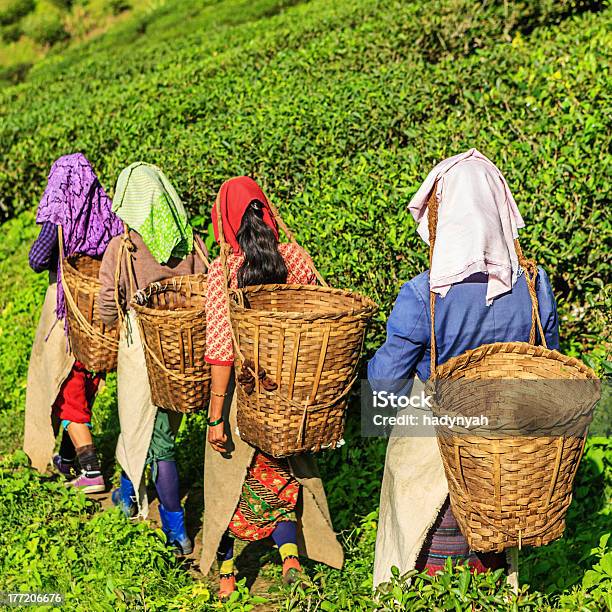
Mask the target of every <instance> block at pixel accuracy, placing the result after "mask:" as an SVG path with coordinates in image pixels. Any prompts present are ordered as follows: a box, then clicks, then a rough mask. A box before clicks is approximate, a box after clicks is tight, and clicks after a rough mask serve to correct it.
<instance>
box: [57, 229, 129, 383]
mask: <svg viewBox="0 0 612 612" xmlns="http://www.w3.org/2000/svg"><path fill="white" fill-rule="evenodd" d="M58 236H59V242H60V265H61V272H62V274H61V276H62V286H63V288H64V296H65V299H66V316H67V317H68V334H69V338H70V348H71V350H72V353H73V355H74V357H75V359H77V360H78V361H80V362H81V363H83V365H84V366H85V367H86V368H87V369H88V370H91V371H92V372H109V371H110V370H114V369H115V368H116V367H117V349H118V346H119V345H118V337H119V332H118V328H117V326H116V325H113V326H107V325H105V324H104V323H102V321H101V320H100V316H99V314H98V305H97V298H98V293H99V291H100V286H101V285H100V281H99V280H98V272H99V270H100V265H101V262H100V260H99V259H94V258H93V257H89V256H87V255H75V256H73V257H69V258H68V259H64V257H63V253H64V245H63V235H62V228H61V227H59V226H58Z"/></svg>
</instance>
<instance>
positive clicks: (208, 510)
mask: <svg viewBox="0 0 612 612" xmlns="http://www.w3.org/2000/svg"><path fill="white" fill-rule="evenodd" d="M231 391H232V389H228V396H227V398H226V401H225V406H224V409H223V410H224V421H225V424H226V425H225V434H226V435H227V437H228V442H227V448H228V449H231V453H230V455H228V454H224V455H221V454H220V453H218V452H217V451H215V450H213V449H212V448H211V446H210V444H208V442H207V443H206V450H205V459H204V517H203V521H202V523H203V526H202V537H203V546H202V556H201V559H200V569H201V571H202V573H204V574H207V573H208V572H209V571H210V569H211V567H212V565H213V562H214V560H215V557H216V553H217V548H218V546H219V542H220V541H221V537H222V536H223V534H224V533H225V530H226V529H227V528H228V526H229V522H230V520H231V518H232V516H233V514H234V511H235V510H236V506H237V505H238V500H239V499H240V493H241V491H242V484H243V482H244V479H245V476H246V473H247V470H248V468H249V466H250V465H251V462H252V460H253V455H254V453H255V449H254V448H253V447H252V446H249V445H248V444H246V443H245V442H243V441H242V440H241V439H240V438H239V436H238V435H236V430H237V425H236V399H235V398H236V396H235V394H234V393H233V392H231ZM289 466H290V468H291V471H292V473H293V475H294V476H295V477H296V478H297V479H298V481H299V482H300V484H301V485H302V489H301V495H300V499H299V500H298V505H297V507H296V515H297V523H298V549H299V552H300V554H302V555H305V556H307V557H308V558H310V559H313V560H314V561H319V562H321V563H325V564H327V565H330V566H331V567H335V568H341V567H342V564H343V562H344V551H343V550H342V546H341V545H340V543H339V542H338V540H337V539H336V534H335V532H334V530H333V527H332V523H331V518H330V515H329V510H328V507H327V498H326V497H325V491H324V489H323V483H322V481H321V478H320V476H319V471H318V469H317V466H316V461H315V459H314V458H313V457H312V456H310V455H297V456H295V457H292V458H290V459H289Z"/></svg>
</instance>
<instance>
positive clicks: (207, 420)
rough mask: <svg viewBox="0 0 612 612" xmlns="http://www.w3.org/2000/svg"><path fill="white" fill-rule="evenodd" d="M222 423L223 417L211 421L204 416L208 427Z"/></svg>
mask: <svg viewBox="0 0 612 612" xmlns="http://www.w3.org/2000/svg"><path fill="white" fill-rule="evenodd" d="M221 423H223V417H221V418H219V419H216V420H215V421H211V420H210V419H209V418H206V424H207V425H208V426H209V427H214V426H215V425H221Z"/></svg>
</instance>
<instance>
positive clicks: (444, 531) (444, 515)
mask: <svg viewBox="0 0 612 612" xmlns="http://www.w3.org/2000/svg"><path fill="white" fill-rule="evenodd" d="M447 557H450V558H451V560H452V562H453V565H456V564H457V563H459V562H461V563H463V564H467V565H468V566H469V567H470V571H471V572H472V573H474V572H486V571H487V570H489V569H490V570H496V569H499V568H500V567H506V558H505V555H504V554H503V553H499V554H498V553H475V552H473V551H471V550H470V548H469V546H468V543H467V540H466V539H465V537H464V536H463V534H462V533H461V531H460V529H459V525H458V524H457V520H456V519H455V516H454V514H453V511H452V510H451V507H450V503H449V500H448V499H447V500H446V502H445V503H444V505H443V506H442V508H441V509H440V513H439V514H438V518H437V519H436V522H435V523H434V525H433V526H432V528H431V529H430V531H429V533H428V534H427V538H425V543H424V544H423V548H422V549H421V553H420V554H419V557H418V559H417V562H416V569H418V570H419V571H426V572H427V573H428V574H429V575H430V576H433V575H435V573H436V572H438V571H441V570H443V569H444V564H445V562H446V559H447Z"/></svg>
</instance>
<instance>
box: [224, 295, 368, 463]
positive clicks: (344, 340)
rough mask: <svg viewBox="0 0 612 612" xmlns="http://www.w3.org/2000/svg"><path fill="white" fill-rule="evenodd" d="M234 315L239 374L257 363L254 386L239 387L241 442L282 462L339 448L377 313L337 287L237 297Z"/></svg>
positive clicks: (232, 304)
mask: <svg viewBox="0 0 612 612" xmlns="http://www.w3.org/2000/svg"><path fill="white" fill-rule="evenodd" d="M230 308H231V320H232V327H233V331H234V336H235V339H236V343H237V345H238V346H239V347H240V353H239V357H238V363H237V371H240V370H241V368H242V366H243V365H244V364H245V363H249V364H250V368H249V369H252V372H253V383H252V384H254V389H253V390H252V391H250V392H249V385H248V384H247V385H245V384H240V380H239V384H238V385H237V393H238V415H237V417H238V429H239V431H240V437H241V438H242V439H243V440H246V441H247V442H249V443H250V444H252V445H254V446H256V447H257V448H259V449H261V450H263V451H264V452H266V453H268V454H270V455H272V456H274V457H284V456H288V455H293V454H296V453H301V452H305V451H318V450H321V449H322V448H333V447H335V446H336V445H337V443H338V442H339V441H340V440H341V438H342V434H343V432H344V421H345V409H346V404H347V401H348V397H347V395H348V392H349V390H350V388H351V385H352V384H353V382H354V380H355V376H356V372H357V367H358V363H359V357H360V355H361V349H362V345H363V339H364V336H365V332H366V326H367V324H368V321H369V320H370V318H371V316H372V314H373V313H374V312H375V311H376V305H375V304H374V303H373V302H372V301H371V300H369V299H367V298H364V297H362V296H360V295H358V294H356V293H351V292H349V291H342V290H340V289H331V288H329V287H319V286H313V285H307V286H302V285H260V286H257V287H247V288H245V289H243V290H241V291H233V292H232V293H231V297H230ZM262 374H264V376H265V378H264V379H263V380H261V379H260V377H261V375H262ZM270 382H272V383H273V385H274V386H275V388H274V389H270V390H266V388H265V386H264V384H267V386H268V387H269V386H270Z"/></svg>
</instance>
